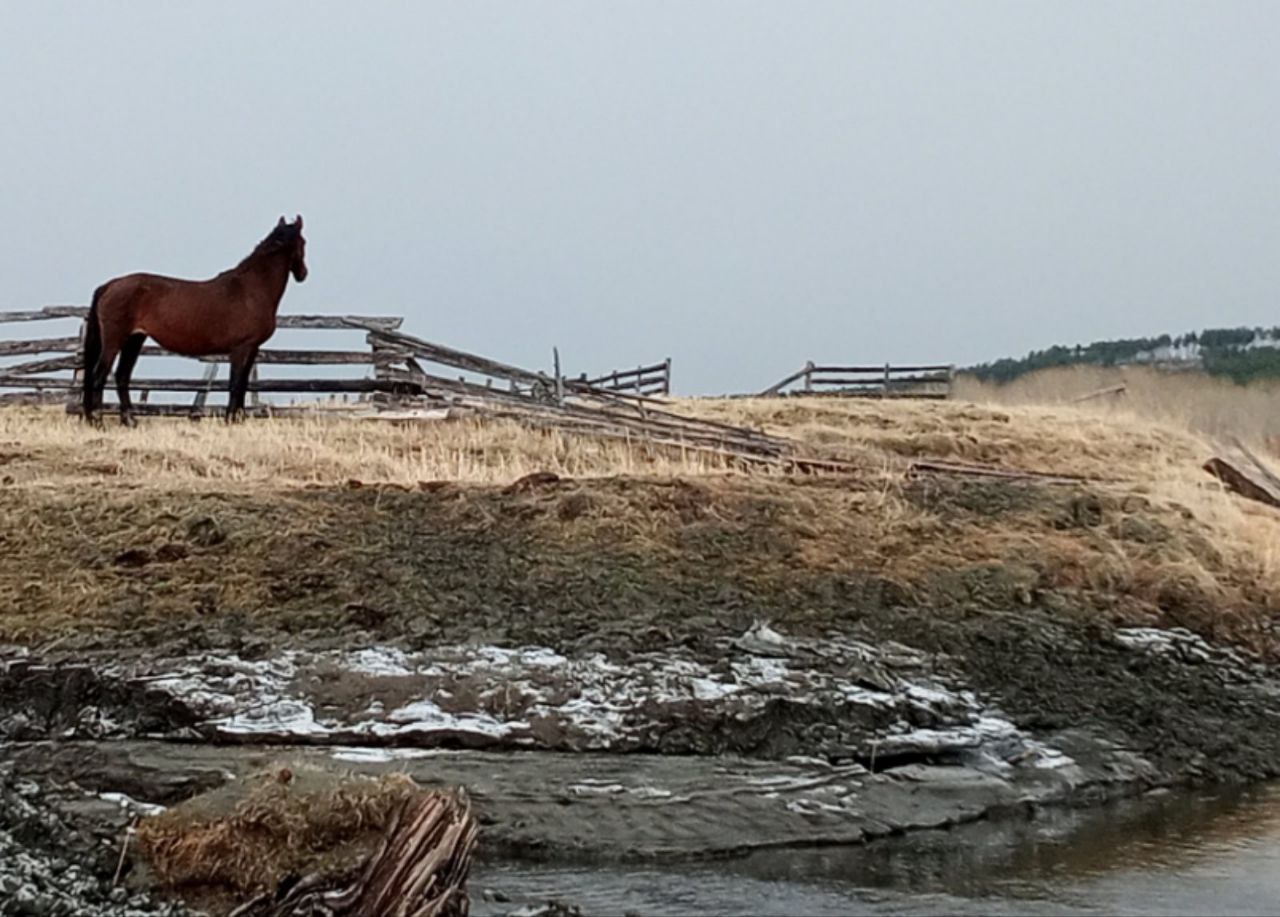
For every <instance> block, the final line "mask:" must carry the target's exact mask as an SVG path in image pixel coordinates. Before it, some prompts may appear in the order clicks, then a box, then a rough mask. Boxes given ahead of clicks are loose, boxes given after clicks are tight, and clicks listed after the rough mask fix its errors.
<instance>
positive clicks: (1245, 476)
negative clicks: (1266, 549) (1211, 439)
mask: <svg viewBox="0 0 1280 917" xmlns="http://www.w3.org/2000/svg"><path fill="white" fill-rule="evenodd" d="M1235 446H1236V447H1238V448H1239V450H1240V452H1242V453H1243V455H1244V457H1245V458H1248V460H1249V462H1251V464H1253V466H1254V470H1253V471H1252V474H1251V473H1249V471H1245V470H1244V469H1243V467H1242V465H1243V464H1242V462H1239V461H1236V462H1231V461H1228V460H1226V458H1222V457H1220V456H1213V457H1212V458H1210V460H1208V461H1207V462H1204V465H1203V467H1204V470H1206V471H1208V473H1210V474H1211V475H1213V476H1215V478H1217V479H1219V480H1220V482H1222V485H1224V487H1225V488H1226V489H1228V491H1230V492H1231V493H1236V494H1239V496H1242V497H1244V498H1247V499H1253V501H1257V502H1258V503H1266V505H1267V506H1272V507H1276V508H1280V479H1277V478H1276V475H1275V474H1272V471H1271V470H1270V469H1267V467H1266V466H1265V465H1262V462H1261V461H1258V458H1257V456H1254V455H1253V453H1252V452H1249V451H1248V450H1247V448H1245V447H1244V444H1243V443H1240V442H1239V441H1236V442H1235Z"/></svg>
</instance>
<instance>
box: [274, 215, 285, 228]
mask: <svg viewBox="0 0 1280 917" xmlns="http://www.w3.org/2000/svg"><path fill="white" fill-rule="evenodd" d="M283 225H284V217H280V222H279V223H277V224H276V228H277V229H279V228H280V227H281V226H283Z"/></svg>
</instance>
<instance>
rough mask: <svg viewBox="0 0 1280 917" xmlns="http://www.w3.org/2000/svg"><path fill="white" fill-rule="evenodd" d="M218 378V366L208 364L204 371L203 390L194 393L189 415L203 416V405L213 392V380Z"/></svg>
mask: <svg viewBox="0 0 1280 917" xmlns="http://www.w3.org/2000/svg"><path fill="white" fill-rule="evenodd" d="M217 377H218V364H217V363H210V364H209V368H208V369H206V370H205V371H204V388H202V389H201V390H200V391H198V392H196V397H195V399H194V400H193V401H192V402H191V413H192V414H193V415H195V414H203V413H204V403H205V400H206V399H207V398H208V397H209V392H211V391H212V390H213V380H214V379H216V378H217Z"/></svg>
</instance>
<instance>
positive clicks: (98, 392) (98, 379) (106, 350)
mask: <svg viewBox="0 0 1280 917" xmlns="http://www.w3.org/2000/svg"><path fill="white" fill-rule="evenodd" d="M119 352H120V345H119V344H118V343H116V342H115V341H113V340H107V339H105V338H104V340H103V342H102V353H101V354H100V355H99V356H98V365H97V366H96V367H94V370H93V378H92V379H85V380H84V384H85V385H90V386H92V389H91V392H90V397H89V398H86V399H85V404H86V405H87V406H88V405H91V406H92V410H91V412H90V416H89V420H90V421H92V422H93V423H94V424H95V425H96V426H101V425H102V416H101V412H102V393H103V391H104V390H105V389H106V387H107V377H108V376H110V375H111V364H112V363H114V362H115V361H116V354H118V353H119Z"/></svg>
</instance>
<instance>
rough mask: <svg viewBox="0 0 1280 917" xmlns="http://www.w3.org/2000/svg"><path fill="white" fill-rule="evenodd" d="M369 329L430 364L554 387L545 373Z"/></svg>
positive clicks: (373, 333) (391, 343) (412, 337)
mask: <svg viewBox="0 0 1280 917" xmlns="http://www.w3.org/2000/svg"><path fill="white" fill-rule="evenodd" d="M369 330H370V332H372V333H371V335H370V337H371V338H374V339H376V340H377V341H378V342H379V343H382V344H386V345H387V346H390V347H398V348H400V349H401V350H407V351H409V352H411V353H412V354H413V355H414V356H415V357H418V358H419V359H423V360H427V361H428V362H431V363H439V364H440V365H442V366H452V367H453V368H454V369H461V370H465V371H467V372H473V373H477V374H478V375H482V376H492V377H494V378H495V379H510V380H512V381H515V382H525V383H528V384H541V385H547V386H552V385H553V382H552V380H551V378H550V377H549V376H547V375H546V374H545V373H540V372H534V371H532V370H528V369H521V368H520V367H519V366H512V365H511V364H509V363H501V362H499V361H497V360H490V359H489V358H487V357H482V356H479V355H477V354H473V353H467V352H466V351H465V350H456V349H454V348H452V347H445V346H444V345H442V344H433V343H432V342H431V341H425V340H423V339H422V338H418V337H414V336H413V335H411V334H404V333H403V332H399V331H392V332H384V331H381V330H379V329H377V328H370V329H369Z"/></svg>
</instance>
